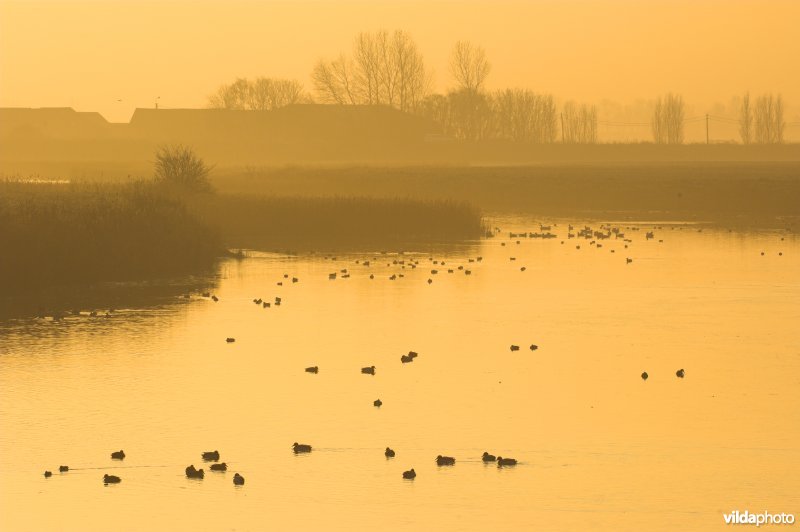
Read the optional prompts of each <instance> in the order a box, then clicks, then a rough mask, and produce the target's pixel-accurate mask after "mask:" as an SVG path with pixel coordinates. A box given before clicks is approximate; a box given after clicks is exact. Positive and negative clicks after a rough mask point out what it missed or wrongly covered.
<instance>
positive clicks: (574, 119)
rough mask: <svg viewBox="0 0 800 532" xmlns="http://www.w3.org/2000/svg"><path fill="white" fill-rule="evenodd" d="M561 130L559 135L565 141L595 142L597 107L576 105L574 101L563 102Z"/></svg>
mask: <svg viewBox="0 0 800 532" xmlns="http://www.w3.org/2000/svg"><path fill="white" fill-rule="evenodd" d="M562 113H563V121H562V123H563V131H562V132H561V136H562V138H563V140H564V142H566V143H571V144H594V143H596V142H597V108H596V107H595V106H593V105H586V104H583V105H578V104H576V103H575V102H567V103H565V104H564V109H563V110H562Z"/></svg>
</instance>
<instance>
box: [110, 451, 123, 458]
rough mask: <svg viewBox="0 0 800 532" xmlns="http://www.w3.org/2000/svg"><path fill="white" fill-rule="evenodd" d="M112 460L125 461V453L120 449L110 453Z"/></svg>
mask: <svg viewBox="0 0 800 532" xmlns="http://www.w3.org/2000/svg"><path fill="white" fill-rule="evenodd" d="M111 458H112V460H124V459H125V451H123V450H122V449H120V450H119V451H115V452H113V453H111Z"/></svg>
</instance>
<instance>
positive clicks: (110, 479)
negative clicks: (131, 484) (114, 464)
mask: <svg viewBox="0 0 800 532" xmlns="http://www.w3.org/2000/svg"><path fill="white" fill-rule="evenodd" d="M120 482H122V479H121V478H119V477H117V476H114V475H109V474H107V473H106V474H105V475H103V484H119V483H120Z"/></svg>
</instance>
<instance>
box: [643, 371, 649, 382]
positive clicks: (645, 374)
mask: <svg viewBox="0 0 800 532" xmlns="http://www.w3.org/2000/svg"><path fill="white" fill-rule="evenodd" d="M649 376H650V375H648V374H647V372H646V371H643V372H642V380H643V381H646V380H647V378H648V377H649Z"/></svg>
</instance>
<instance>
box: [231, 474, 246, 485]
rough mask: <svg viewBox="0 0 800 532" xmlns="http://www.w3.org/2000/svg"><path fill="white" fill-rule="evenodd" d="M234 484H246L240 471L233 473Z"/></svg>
mask: <svg viewBox="0 0 800 532" xmlns="http://www.w3.org/2000/svg"><path fill="white" fill-rule="evenodd" d="M233 484H234V485H236V486H244V477H243V476H242V475H240V474H239V473H235V474H234V475H233Z"/></svg>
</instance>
